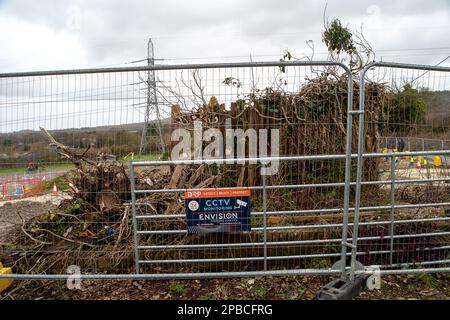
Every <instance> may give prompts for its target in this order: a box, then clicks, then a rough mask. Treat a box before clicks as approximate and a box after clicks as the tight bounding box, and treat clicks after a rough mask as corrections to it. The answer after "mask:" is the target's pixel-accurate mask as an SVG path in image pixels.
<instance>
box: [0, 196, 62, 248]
mask: <svg viewBox="0 0 450 320" xmlns="http://www.w3.org/2000/svg"><path fill="white" fill-rule="evenodd" d="M55 208H56V204H55V202H53V201H52V200H48V201H30V200H23V201H16V202H0V244H1V243H11V242H13V239H12V238H11V237H12V234H11V231H12V230H14V229H15V228H20V226H21V225H22V223H23V221H25V222H27V221H29V220H30V219H31V218H33V217H36V216H39V215H41V214H44V213H47V212H48V211H50V210H53V209H55ZM18 213H19V214H20V216H19V214H18ZM22 219H23V220H22Z"/></svg>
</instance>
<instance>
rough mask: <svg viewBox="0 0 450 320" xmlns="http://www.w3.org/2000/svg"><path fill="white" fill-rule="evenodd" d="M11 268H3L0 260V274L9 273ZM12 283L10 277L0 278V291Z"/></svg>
mask: <svg viewBox="0 0 450 320" xmlns="http://www.w3.org/2000/svg"><path fill="white" fill-rule="evenodd" d="M11 273H12V270H11V268H3V265H2V263H1V262H0V274H11ZM11 283H12V280H10V279H0V292H2V291H3V290H5V289H6V288H8V287H9V286H10V285H11Z"/></svg>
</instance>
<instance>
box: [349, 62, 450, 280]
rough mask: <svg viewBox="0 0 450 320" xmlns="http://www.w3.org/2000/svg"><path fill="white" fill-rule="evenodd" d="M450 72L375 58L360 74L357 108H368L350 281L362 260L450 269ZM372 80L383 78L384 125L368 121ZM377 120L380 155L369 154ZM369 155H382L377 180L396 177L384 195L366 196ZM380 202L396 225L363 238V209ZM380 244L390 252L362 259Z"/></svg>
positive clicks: (361, 148) (361, 135)
mask: <svg viewBox="0 0 450 320" xmlns="http://www.w3.org/2000/svg"><path fill="white" fill-rule="evenodd" d="M449 71H450V68H447V67H434V66H422V65H408V64H400V63H388V62H375V63H372V64H370V65H368V66H367V67H366V68H365V69H364V70H363V71H362V72H361V76H360V102H359V106H360V110H361V112H362V113H361V116H360V119H359V134H358V159H357V166H358V171H357V177H356V195H355V223H354V227H353V235H354V237H353V241H352V242H353V245H354V247H353V249H352V261H351V278H354V276H355V274H356V271H357V269H358V264H357V261H359V262H361V263H362V264H363V265H370V264H379V265H381V266H382V267H383V268H385V269H386V270H396V269H402V270H407V271H405V272H414V270H413V269H414V268H417V267H419V268H420V267H422V268H430V270H431V269H432V268H441V270H446V271H449V270H450V267H449V262H450V259H449V258H450V251H449V248H450V247H449V241H450V238H449V234H448V228H449V222H448V219H447V218H448V214H449V210H448V194H449V193H448V192H449V187H448V181H449V177H450V175H449V168H448V159H449V147H448V144H447V141H448V138H449V136H448V133H449V132H450V122H449V120H450V118H449V114H450V112H449V111H450V110H449V104H448V103H447V101H448V100H446V99H448V98H449V97H450V96H449V92H450V91H449V89H450V81H449V80H450V79H449V76H450V74H449ZM370 83H379V84H380V83H382V84H383V88H384V89H385V91H386V96H385V98H384V108H383V112H382V113H381V114H380V119H379V122H378V123H373V122H371V121H367V120H365V118H364V114H365V113H364V111H365V106H367V104H370V101H367V97H370V90H371V89H370V88H369V87H368V84H370ZM372 125H378V126H381V127H382V130H383V133H382V134H383V136H384V138H383V139H382V144H381V145H380V152H381V153H382V154H381V155H380V154H379V155H374V154H372V155H370V154H368V155H364V154H363V152H364V147H365V146H364V144H365V141H364V130H365V129H366V128H367V127H369V126H372ZM408 151H411V152H408ZM417 151H422V152H421V153H417ZM383 155H384V157H383ZM371 156H379V157H380V158H384V160H383V163H382V165H381V166H380V171H379V178H378V180H386V181H388V180H390V185H386V186H385V188H384V190H380V194H382V195H383V196H382V197H373V198H367V197H365V196H364V192H363V191H362V188H364V183H365V181H364V179H363V178H362V172H363V171H364V170H365V169H364V168H363V162H364V161H365V158H366V157H371ZM374 201H375V202H376V201H381V202H383V204H384V206H385V208H386V209H388V210H386V211H385V213H384V215H383V216H385V217H388V218H389V220H390V222H391V223H390V225H389V227H386V228H380V229H379V230H378V231H377V232H376V234H374V236H375V235H376V236H381V237H382V239H380V240H375V241H374V240H372V239H371V238H370V237H369V240H364V238H365V235H363V234H362V233H365V234H366V233H367V232H368V231H367V230H365V229H364V228H363V227H362V226H361V224H362V223H363V221H365V220H366V219H368V218H367V217H363V216H362V215H361V214H360V211H362V210H361V209H362V207H361V206H362V203H364V205H365V206H367V205H370V203H371V202H374ZM367 203H368V204H367ZM425 203H426V204H427V205H426V206H425V205H424V204H425ZM374 213H375V214H380V213H379V212H378V213H377V212H374ZM430 219H433V220H432V221H433V222H431V220H430ZM400 224H403V225H404V227H400ZM375 248H376V249H377V250H381V251H383V252H384V253H383V254H381V255H380V256H379V260H378V261H376V263H374V261H371V260H368V259H364V258H363V257H360V255H361V254H363V253H364V252H367V251H370V250H374V249H375ZM425 270H426V269H425Z"/></svg>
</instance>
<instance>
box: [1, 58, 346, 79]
mask: <svg viewBox="0 0 450 320" xmlns="http://www.w3.org/2000/svg"><path fill="white" fill-rule="evenodd" d="M311 66H339V67H341V68H342V69H344V70H345V71H346V72H347V73H348V74H351V73H350V70H349V69H348V67H347V66H346V65H345V64H343V63H340V62H334V61H264V62H229V63H202V64H178V65H176V64H174V65H151V66H149V65H147V66H137V67H115V68H87V69H68V70H48V71H31V72H10V73H0V78H16V77H35V76H54V75H71V74H92V73H112V72H138V71H153V70H154V71H163V70H193V69H222V68H253V67H254V68H257V67H311Z"/></svg>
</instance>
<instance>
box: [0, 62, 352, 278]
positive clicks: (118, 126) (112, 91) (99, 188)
mask: <svg viewBox="0 0 450 320" xmlns="http://www.w3.org/2000/svg"><path fill="white" fill-rule="evenodd" d="M148 72H154V73H155V79H156V80H155V82H156V91H157V101H158V105H159V107H160V112H161V116H162V118H163V119H169V118H171V119H172V118H173V112H174V106H178V107H180V109H181V111H182V115H183V116H186V115H188V116H189V110H193V109H195V108H198V107H202V108H215V107H218V108H219V110H222V111H224V113H227V114H229V112H230V110H231V109H232V108H233V107H232V105H236V104H237V105H238V106H237V107H235V108H239V104H240V103H241V102H245V103H247V106H249V105H251V104H259V106H260V107H261V108H265V109H264V110H266V111H265V112H267V113H265V114H264V116H263V117H260V118H258V116H257V115H256V113H257V112H258V110H259V111H260V109H258V110H255V114H252V115H249V114H247V115H246V114H244V115H243V114H242V113H241V114H237V115H232V118H233V116H234V118H233V119H237V120H236V122H237V123H234V126H235V127H241V128H244V129H246V128H248V127H252V126H253V127H255V128H257V129H258V128H259V129H260V128H263V127H267V128H278V129H280V130H284V131H283V132H284V134H286V136H284V137H283V139H282V143H284V144H285V149H283V150H282V153H281V155H282V156H281V157H280V158H281V159H280V161H281V162H282V163H283V167H282V170H283V174H284V175H279V176H278V178H280V177H281V178H282V179H281V180H277V179H275V178H274V177H267V178H265V179H263V178H261V177H260V176H259V174H256V175H255V172H256V170H257V169H259V165H258V162H259V161H260V160H261V158H257V159H254V160H255V161H256V164H252V166H250V167H249V168H248V170H250V171H251V172H252V174H251V175H250V174H248V173H246V174H245V181H244V182H243V185H244V186H250V188H251V189H252V194H253V195H254V200H255V201H257V202H255V210H254V214H253V218H252V219H253V223H254V225H253V231H252V232H251V233H248V234H246V233H243V234H238V233H237V234H228V235H227V234H221V235H216V236H215V237H216V238H217V239H214V237H212V236H209V237H210V238H208V237H203V238H201V237H197V238H195V237H190V236H189V237H187V236H186V234H185V229H184V228H183V223H184V222H183V219H184V211H180V210H179V209H180V208H178V211H172V212H169V213H167V212H162V211H161V210H159V209H157V210H156V214H155V211H154V208H152V206H151V205H152V203H151V199H149V198H148V197H146V195H148V194H149V193H148V192H147V191H149V190H148V189H149V188H148V187H149V186H150V185H151V183H149V184H147V185H146V186H144V187H145V188H144V189H141V188H142V186H139V185H133V184H134V182H135V180H136V178H137V177H135V176H133V175H134V174H135V171H134V168H135V167H139V168H143V169H152V167H154V166H156V165H158V166H163V167H164V166H165V168H166V169H169V170H173V167H172V168H170V167H168V165H169V163H168V162H167V161H162V162H161V163H159V162H147V163H146V162H143V163H139V162H136V161H133V162H132V165H131V169H132V170H131V171H129V174H130V176H131V180H128V182H126V181H125V180H123V179H120V177H118V176H117V177H113V178H111V177H107V174H105V171H104V170H106V171H107V168H108V165H109V164H110V163H111V161H116V163H120V164H121V165H123V167H124V170H128V169H127V167H128V161H129V160H132V159H133V160H136V159H137V160H144V161H150V160H151V159H155V158H158V157H164V156H165V155H161V154H160V153H158V152H160V149H159V148H158V147H157V142H158V141H157V140H151V139H150V140H149V145H148V146H147V152H146V153H145V154H143V155H138V153H139V149H140V145H139V143H140V137H141V133H142V123H143V121H144V120H145V118H146V110H147V107H148V105H149V100H148V87H149V84H148V83H147V82H146V79H147V77H146V76H147V73H148ZM330 72H331V73H332V74H335V75H339V76H341V78H336V79H334V80H333V81H331V82H330V83H328V84H329V85H330V84H331V85H330V86H329V87H327V90H323V88H321V84H320V83H315V82H314V79H321V76H320V75H321V74H322V75H323V74H327V73H328V74H330ZM317 81H318V80H317ZM311 83H312V84H311ZM308 84H309V85H310V86H309V87H308V89H309V91H308V93H307V94H305V95H304V96H303V100H301V99H297V100H296V97H297V94H298V93H299V91H300V90H302V88H305V86H306V85H308ZM333 84H334V86H333ZM349 84H352V77H351V74H349V72H348V69H347V68H346V67H345V66H344V65H341V64H339V63H334V62H326V61H325V62H290V63H284V62H267V63H236V64H207V65H183V66H155V67H151V68H149V67H135V68H108V69H89V70H63V71H49V72H27V73H12V74H1V75H0V90H1V91H0V92H1V94H0V112H1V119H2V120H1V121H0V132H1V141H2V143H1V145H2V147H3V149H2V150H3V158H2V170H3V172H2V177H3V176H4V177H5V178H6V176H8V179H16V180H18V179H22V178H24V177H25V178H29V177H32V178H40V179H42V180H44V185H45V190H46V191H45V192H44V193H45V194H44V195H43V197H42V198H39V199H40V200H37V198H36V199H34V198H33V199H31V198H27V199H28V200H32V201H35V202H38V201H41V200H42V201H46V200H50V201H53V202H55V203H59V202H60V198H58V197H57V196H52V195H51V193H50V192H51V191H52V189H53V185H54V184H57V185H58V186H61V187H63V188H72V191H74V187H75V188H76V189H79V190H84V191H83V199H84V200H86V199H88V201H84V200H83V201H80V202H77V201H73V200H70V199H71V198H70V197H67V199H68V200H64V201H63V204H62V205H61V206H60V209H59V211H58V212H57V213H56V214H55V213H48V214H47V215H44V217H45V219H42V216H39V217H34V216H22V217H20V218H19V219H17V218H18V217H16V218H15V221H16V222H14V223H16V224H18V225H22V229H23V230H22V231H24V232H22V233H20V235H18V238H16V240H12V241H11V240H10V238H8V239H6V241H5V242H4V243H3V244H2V257H8V258H7V259H8V261H7V262H9V263H10V264H11V265H12V266H13V268H14V269H15V271H16V272H17V273H18V274H20V273H21V274H22V275H23V276H24V277H27V276H30V273H36V275H34V276H36V277H39V276H41V277H42V278H46V277H47V278H51V274H54V275H55V276H56V275H57V274H60V275H61V276H63V273H64V272H61V270H63V271H64V270H65V268H66V267H67V266H69V265H72V264H76V265H80V266H81V270H82V272H85V273H88V274H92V276H93V277H95V275H98V274H99V273H101V272H110V270H114V273H115V274H116V275H117V274H118V272H119V271H120V272H121V273H123V274H124V275H125V274H126V273H129V272H133V270H134V268H133V265H134V263H133V254H135V255H136V256H138V255H137V254H136V250H142V251H144V250H145V251H146V252H147V253H146V254H147V255H148V256H145V255H144V256H142V257H143V258H140V259H142V260H141V261H140V260H136V261H134V262H135V263H138V262H143V263H142V264H143V265H145V266H144V269H145V270H141V272H142V274H141V275H140V276H141V277H142V276H148V278H156V277H167V275H169V274H172V275H173V274H178V275H179V276H188V277H191V276H196V275H198V277H201V276H204V275H205V274H210V275H214V274H216V275H217V274H221V275H224V274H225V273H226V272H228V273H229V274H230V275H231V274H235V275H239V274H248V275H250V274H257V273H258V272H263V273H264V272H265V274H267V275H270V274H276V273H277V272H278V273H280V274H282V273H284V272H287V273H289V272H292V273H298V274H313V273H316V274H323V273H331V274H335V273H340V274H341V276H345V263H341V264H340V270H331V269H330V268H331V265H332V264H333V263H334V262H337V261H340V260H341V261H343V260H345V258H346V257H347V256H348V255H349V252H347V247H348V244H347V239H346V238H347V236H348V233H347V231H346V230H347V224H348V213H349V210H350V208H349V207H350V204H349V194H350V178H351V172H350V164H351V162H350V160H351V146H350V144H351V142H352V139H351V138H352V133H351V129H352V125H349V124H352V123H353V121H352V116H353V111H352V102H353V99H352V88H353V87H352V85H349ZM269 95H270V96H269ZM213 97H214V99H215V100H214V99H212V98H213ZM269 97H270V99H269ZM299 97H300V96H299ZM305 99H306V100H305ZM335 99H336V100H335ZM215 101H217V103H216V102H215ZM285 103H290V105H285ZM217 105H218V106H217ZM330 105H332V106H335V110H334V111H335V112H334V113H329V112H328V111H327V106H330ZM222 106H223V107H222ZM280 106H282V107H280ZM221 108H224V109H221ZM245 108H247V107H245ZM284 108H286V109H284ZM261 110H263V109H261ZM268 110H269V111H268ZM305 110H307V111H308V112H307V113H306V114H303V113H300V112H305ZM349 110H350V112H347V111H349ZM294 111H296V112H297V111H298V112H299V113H298V114H296V113H295V112H294ZM241 112H242V110H241ZM283 112H288V114H287V115H283ZM219 113H220V112H219ZM245 117H248V118H245ZM335 117H340V118H335ZM219 118H220V117H219ZM150 119H155V115H154V114H150ZM250 119H264V121H262V122H261V123H257V122H255V121H254V122H253V123H248V121H250ZM320 119H322V120H320ZM294 120H295V121H294ZM317 120H320V121H322V122H321V125H320V126H319V125H318V122H317ZM252 121H253V120H252ZM342 121H343V122H344V123H343V122H342ZM345 122H346V124H347V128H346V126H345ZM189 126H190V123H185V124H183V123H181V124H180V123H177V124H176V125H174V124H173V123H172V122H170V123H169V121H167V120H165V121H163V128H164V130H163V133H164V134H165V139H166V141H168V136H170V133H171V131H172V130H173V129H175V128H183V127H186V128H189ZM40 127H43V128H45V129H46V130H47V131H48V132H50V134H51V135H52V136H54V137H55V138H56V140H58V142H62V143H63V144H64V145H65V146H67V147H68V148H69V149H70V150H72V151H73V150H75V152H77V151H81V152H87V153H90V154H91V155H93V156H95V155H96V154H100V155H101V156H102V157H106V156H109V155H113V156H114V157H112V159H110V160H108V159H106V158H105V159H106V160H105V159H103V160H104V163H105V164H104V165H103V167H102V170H103V171H101V174H100V173H98V175H97V176H95V183H94V184H93V186H94V187H92V186H87V184H91V183H92V180H77V181H78V185H77V183H75V181H74V180H73V179H75V178H74V176H76V173H74V170H73V169H75V168H74V166H73V164H72V163H69V162H68V161H61V158H60V156H59V155H57V154H56V153H55V152H54V151H55V150H54V149H55V144H53V150H47V145H48V141H46V140H45V136H42V135H41V133H37V130H38V129H39V128H40ZM218 128H219V129H223V127H221V126H220V125H219V126H218ZM347 129H348V130H349V131H347ZM292 132H294V133H295V135H294V136H293V135H292ZM337 132H339V134H336V133H337ZM300 137H302V139H300ZM314 137H322V139H314ZM315 140H317V141H315ZM152 146H155V149H152ZM56 147H57V145H56ZM60 151H61V150H60ZM335 153H337V154H336V155H333V154H335ZM5 155H6V156H5ZM330 155H331V156H330ZM295 156H300V157H298V158H292V157H295ZM283 158H285V159H284V160H283ZM248 160H249V159H247V160H246V161H248ZM294 160H295V161H294ZM205 163H206V162H205ZM144 164H146V166H147V168H145V167H143V165H144ZM195 165H196V166H197V167H198V166H201V163H196V164H195ZM77 166H78V164H77V163H75V167H77ZM84 166H85V164H83V165H82V166H81V167H78V169H79V170H83V169H84V168H85V167H84ZM36 167H37V169H36ZM86 167H88V166H87V165H86ZM206 167H207V168H208V170H206V171H205V172H203V173H201V174H200V175H199V176H198V177H197V178H198V179H199V180H202V179H203V180H207V179H208V178H210V177H211V175H212V174H214V172H215V173H216V174H217V172H222V171H220V170H226V172H227V174H226V175H224V177H226V178H227V179H224V180H223V181H220V182H217V183H216V184H215V185H214V187H236V183H235V182H236V180H233V179H236V177H238V176H239V174H238V173H239V172H238V170H242V165H241V164H234V165H233V164H227V165H226V166H225V165H224V166H219V165H217V166H214V165H207V166H206ZM105 168H106V169H105ZM223 168H225V169H223ZM217 170H219V171H217ZM98 172H100V171H98ZM90 173H91V174H92V173H93V172H92V171H91V172H90ZM62 174H63V175H64V176H65V177H66V180H64V181H65V182H66V183H67V182H74V183H73V184H74V187H73V186H64V184H63V183H61V181H59V180H58V179H59V178H60V176H61V175H62ZM139 174H140V170H139V169H137V171H136V175H139ZM152 177H153V176H152V174H150V175H149V178H150V179H151V178H152ZM283 177H288V178H286V180H283V179H285V178H283ZM107 179H112V180H109V181H110V182H109V184H108V183H107V184H106V185H102V183H104V182H105V181H107ZM250 180H253V181H250ZM264 180H265V181H264ZM111 181H112V185H111ZM233 181H234V185H233ZM97 182H98V185H97V184H96V183H97ZM169 182H170V181H166V184H169ZM80 183H81V184H80ZM240 183H242V182H240ZM264 183H265V187H264ZM85 184H86V185H85ZM88 187H89V188H88ZM187 187H188V185H186V186H185V187H184V188H187ZM190 187H196V185H192V186H190ZM153 188H154V189H155V190H154V192H151V194H156V191H157V190H160V191H163V192H164V193H165V194H173V196H176V194H177V192H178V193H179V192H180V190H178V189H180V188H179V187H178V186H175V187H172V188H169V187H167V185H166V186H162V188H161V186H154V187H153ZM286 188H287V189H290V190H293V193H295V196H291V197H290V198H289V196H290V195H289V194H290V193H286V192H285V191H284V189H286ZM130 189H131V190H132V191H133V192H130ZM150 189H152V188H150ZM161 189H164V190H161ZM181 189H183V188H181ZM111 190H115V192H114V193H113V194H112V192H111ZM60 191H61V190H57V192H60ZM150 191H151V190H150ZM75 193H76V191H75ZM64 194H65V193H64ZM264 194H265V196H264ZM46 197H47V198H46ZM52 197H54V198H52ZM57 199H58V200H57ZM174 199H178V198H176V197H175V198H174ZM264 199H265V200H264ZM311 199H316V201H317V202H314V201H311ZM90 201H91V202H90ZM258 201H261V202H258ZM85 202H87V203H85ZM89 203H90V204H94V208H91V207H89ZM111 203H112V204H114V205H111ZM147 204H150V205H147ZM50 206H53V207H54V206H55V205H50ZM30 207H33V205H32V204H31V205H30ZM88 207H89V208H88ZM132 207H134V210H132ZM137 207H139V208H140V209H137ZM44 208H45V206H44ZM164 209H165V210H164V211H166V210H167V208H164ZM40 210H42V208H40ZM139 210H141V211H140V212H139V213H138V214H136V212H138V211H139ZM24 212H25V211H24ZM132 212H133V213H134V214H131V213H132ZM161 213H162V214H161ZM325 215H327V216H325ZM155 216H156V217H155ZM133 217H134V218H135V219H134V231H135V232H133V228H132V227H131V221H133ZM21 219H23V220H21ZM149 221H150V222H149ZM154 221H158V222H157V223H156V222H154ZM130 237H131V238H133V237H134V240H135V241H134V242H135V244H136V245H134V246H133V245H132V243H131V242H130V241H129V239H130ZM18 239H20V240H18ZM143 239H146V240H143ZM149 239H150V240H149ZM139 241H142V243H141V242H139ZM223 244H224V245H223ZM141 247H142V248H141ZM230 248H231V249H230ZM148 249H151V250H148ZM156 250H160V252H161V251H162V253H163V255H161V254H159V255H154V253H155V252H156ZM19 251H20V252H25V257H26V258H23V257H24V256H23V255H20V253H19ZM148 252H150V253H148ZM152 254H153V255H152ZM43 256H45V258H42V257H43ZM56 256H59V257H60V259H58V260H54V259H52V258H51V257H56ZM342 259H343V260H342ZM24 260H25V261H27V263H23V262H24ZM130 262H131V264H130ZM36 263H38V264H37V265H38V266H39V268H34V265H35V264H36ZM186 265H188V267H186ZM193 266H194V267H193ZM137 270H139V268H137ZM284 270H286V271H284ZM247 272H248V273H247ZM44 273H45V274H44ZM17 276H19V277H20V275H17ZM98 277H99V278H102V277H101V276H100V275H98ZM118 277H119V278H120V276H118ZM56 278H57V277H56Z"/></svg>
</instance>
